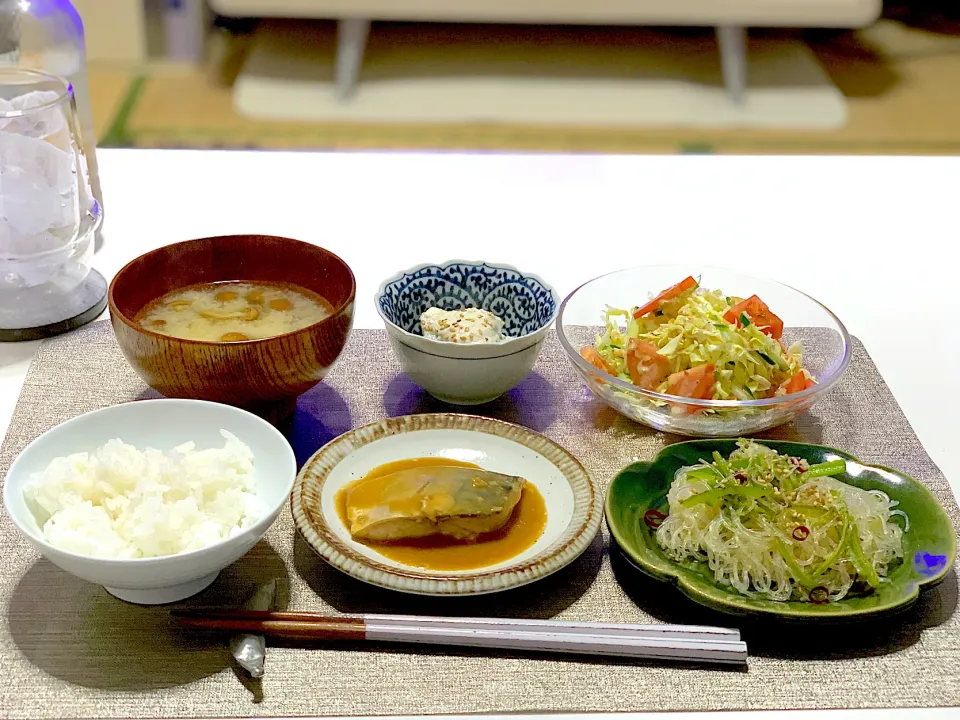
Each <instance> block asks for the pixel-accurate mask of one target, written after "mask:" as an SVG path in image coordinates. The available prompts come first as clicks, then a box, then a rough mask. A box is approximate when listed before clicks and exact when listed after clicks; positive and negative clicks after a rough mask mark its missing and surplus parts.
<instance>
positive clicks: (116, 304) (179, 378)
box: [108, 235, 356, 421]
mask: <svg viewBox="0 0 960 720" xmlns="http://www.w3.org/2000/svg"><path fill="white" fill-rule="evenodd" d="M238 280H240V281H250V282H258V281H259V282H270V283H292V284H294V285H299V286H300V287H302V288H305V289H306V290H310V291H313V292H315V293H318V294H319V295H322V296H323V297H324V298H325V299H326V300H327V301H328V302H329V303H330V304H331V305H332V306H333V313H332V315H330V316H329V317H327V318H326V319H324V320H321V321H320V322H317V323H314V324H313V325H309V326H307V327H305V328H303V329H301V330H296V331H293V332H288V333H286V334H283V335H277V336H275V337H269V338H265V339H262V340H248V341H243V342H211V341H199V340H183V339H178V338H174V337H170V336H167V335H161V334H159V333H156V332H152V331H151V330H148V329H146V328H144V327H142V326H141V325H140V324H139V323H138V322H137V321H136V317H137V313H139V312H140V311H141V310H142V309H143V308H144V307H145V306H146V305H148V304H149V303H150V302H151V301H153V300H156V299H158V298H161V297H163V296H164V295H166V294H167V293H169V292H172V291H174V290H177V289H179V288H183V287H186V286H190V285H196V284H201V283H211V282H228V281H238ZM355 295H356V281H355V279H354V276H353V272H352V271H351V270H350V268H349V266H348V265H347V264H346V263H345V262H344V261H343V260H341V259H340V258H339V257H337V256H336V255H334V254H333V253H331V252H329V251H328V250H324V249H323V248H320V247H317V246H315V245H311V244H309V243H305V242H300V241H298V240H290V239H287V238H280V237H271V236H266V235H227V236H222V237H210V238H202V239H199V240H190V241H187V242H180V243H175V244H173V245H167V246H166V247H162V248H159V249H157V250H154V251H152V252H149V253H147V254H145V255H141V256H140V257H138V258H137V259H136V260H133V261H132V262H130V263H129V264H128V265H126V266H125V267H124V268H123V269H122V270H121V271H120V272H119V273H118V274H117V275H116V277H115V278H114V279H113V282H112V283H111V284H110V291H109V295H108V301H109V306H110V319H111V321H112V323H113V329H114V333H115V334H116V337H117V344H118V345H119V346H120V349H121V351H122V352H123V354H124V356H125V357H126V358H127V361H128V362H129V363H130V365H132V366H133V369H134V370H136V372H137V373H138V374H139V375H140V377H142V378H143V379H144V381H145V382H146V383H147V384H148V385H149V386H150V387H152V388H153V389H154V390H156V391H157V392H159V393H161V394H162V395H165V396H167V397H172V398H195V399H200V400H212V401H214V402H221V403H226V404H228V405H235V406H237V407H241V408H244V409H247V410H250V411H252V412H255V413H257V414H258V415H261V416H263V417H266V418H267V419H270V420H274V421H278V420H282V419H284V418H286V417H288V416H289V415H290V414H291V413H292V412H293V410H294V408H295V406H296V400H297V397H298V396H300V395H301V394H303V393H304V392H306V391H307V390H309V389H310V388H312V387H313V386H314V385H316V384H317V383H319V382H320V381H321V380H323V377H324V376H325V375H326V374H327V371H329V370H330V367H331V366H332V365H333V363H334V362H335V361H336V359H337V358H338V357H339V355H340V353H341V352H342V350H343V346H344V344H345V343H346V341H347V336H348V335H349V333H350V329H351V327H352V325H353V306H354V299H355Z"/></svg>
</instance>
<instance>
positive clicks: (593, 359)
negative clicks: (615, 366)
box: [580, 345, 613, 375]
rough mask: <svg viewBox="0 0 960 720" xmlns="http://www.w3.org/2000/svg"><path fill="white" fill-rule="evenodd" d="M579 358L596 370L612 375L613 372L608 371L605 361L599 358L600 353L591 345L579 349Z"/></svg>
mask: <svg viewBox="0 0 960 720" xmlns="http://www.w3.org/2000/svg"><path fill="white" fill-rule="evenodd" d="M580 357H582V358H583V359H584V360H586V361H587V362H588V363H590V364H591V365H593V366H594V367H595V368H596V369H597V370H603V371H604V372H605V373H609V374H610V375H613V370H611V369H610V366H609V365H607V361H606V360H604V359H603V358H602V357H601V356H600V353H598V352H597V349H596V348H595V347H594V346H593V345H584V346H583V347H582V348H580Z"/></svg>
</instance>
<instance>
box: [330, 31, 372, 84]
mask: <svg viewBox="0 0 960 720" xmlns="http://www.w3.org/2000/svg"><path fill="white" fill-rule="evenodd" d="M369 34H370V19H369V18H343V19H341V20H340V21H338V22H337V59H336V65H335V68H334V80H335V82H336V85H337V95H339V96H340V99H346V98H347V97H349V96H350V95H351V94H352V93H353V91H354V89H355V88H356V86H357V79H358V78H359V77H360V68H361V66H362V65H363V51H364V49H365V48H366V46H367V36H368V35H369Z"/></svg>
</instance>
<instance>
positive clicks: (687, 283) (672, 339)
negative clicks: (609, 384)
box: [580, 277, 815, 410]
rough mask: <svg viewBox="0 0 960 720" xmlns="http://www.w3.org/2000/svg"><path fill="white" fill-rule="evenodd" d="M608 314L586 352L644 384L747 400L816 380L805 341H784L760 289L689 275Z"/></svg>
mask: <svg viewBox="0 0 960 720" xmlns="http://www.w3.org/2000/svg"><path fill="white" fill-rule="evenodd" d="M603 320H604V327H605V330H604V332H602V333H600V334H598V335H597V336H596V341H595V343H594V344H593V345H587V346H585V347H583V348H582V349H581V351H580V354H581V355H582V356H583V357H584V359H586V360H587V361H588V362H590V363H591V364H593V365H594V366H595V367H596V368H597V369H599V370H602V371H604V372H606V373H608V374H610V375H614V376H616V377H618V378H620V379H621V380H625V381H627V382H630V383H633V384H634V385H636V386H638V387H641V388H643V389H645V390H652V391H654V392H658V393H664V394H667V395H677V396H682V397H688V398H697V399H706V400H741V401H748V400H758V399H763V398H770V397H776V396H779V395H786V394H789V393H795V392H800V391H801V390H806V389H807V388H809V387H813V385H814V384H815V381H814V378H813V377H812V376H811V375H810V373H809V372H807V370H805V369H804V367H803V364H802V352H803V348H802V346H801V345H800V343H794V344H793V345H791V346H789V347H787V346H786V345H785V344H784V342H783V339H782V336H783V321H782V320H781V319H780V318H779V317H777V316H776V315H775V314H774V313H773V312H772V311H771V310H770V308H768V307H767V305H766V304H765V303H764V302H763V301H762V300H761V299H760V298H759V297H757V296H756V295H753V296H751V297H749V298H746V299H742V298H738V297H730V296H727V295H724V294H723V293H722V292H720V291H719V290H706V289H704V288H701V287H700V285H699V283H698V282H697V281H696V280H695V279H694V278H692V277H688V278H685V279H684V280H682V281H681V282H679V283H677V284H676V285H674V286H673V287H670V288H668V289H666V290H664V291H663V292H661V293H660V294H659V295H657V296H656V297H655V298H653V299H652V300H650V301H649V302H648V303H647V304H646V305H642V306H640V307H634V308H631V309H630V310H624V309H620V308H612V307H608V308H607V310H606V312H605V313H604V316H603ZM695 409H696V408H694V410H695Z"/></svg>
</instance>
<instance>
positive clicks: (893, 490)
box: [606, 440, 957, 620]
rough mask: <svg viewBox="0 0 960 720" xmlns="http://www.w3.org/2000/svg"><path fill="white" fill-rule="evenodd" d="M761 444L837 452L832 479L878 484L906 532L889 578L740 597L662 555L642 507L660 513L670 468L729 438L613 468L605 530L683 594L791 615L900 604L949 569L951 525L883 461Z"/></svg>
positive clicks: (860, 612) (860, 613) (953, 550)
mask: <svg viewBox="0 0 960 720" xmlns="http://www.w3.org/2000/svg"><path fill="white" fill-rule="evenodd" d="M763 444H764V445H767V446H769V447H771V448H773V449H775V450H777V451H778V452H780V453H784V454H789V455H794V456H798V457H802V458H805V459H806V460H808V461H809V462H810V463H819V462H826V461H829V460H836V459H839V458H844V459H845V460H846V461H847V472H846V474H844V475H841V476H838V479H839V480H843V481H844V482H848V483H850V484H851V485H856V486H857V487H861V488H864V489H867V490H882V491H883V492H885V493H887V494H888V495H889V496H890V497H891V498H892V499H894V500H898V501H899V502H900V505H899V506H898V507H899V509H901V510H903V511H904V512H905V513H906V514H907V516H908V517H909V518H910V531H909V532H907V533H904V536H903V538H904V540H903V542H904V548H903V549H904V561H903V563H902V564H900V565H898V566H896V567H895V568H894V569H893V570H892V571H891V573H890V582H889V583H884V584H883V585H882V587H881V588H880V589H879V590H878V591H876V592H874V593H872V594H870V595H868V596H864V597H848V598H845V599H843V600H841V601H840V602H836V603H827V604H823V605H813V604H810V603H802V602H775V601H772V600H765V599H760V598H748V597H745V596H744V595H741V594H740V593H739V592H737V591H736V590H734V589H733V588H730V587H724V586H722V585H718V584H717V583H716V582H714V580H713V574H712V573H711V572H710V570H709V568H707V565H706V563H696V562H693V561H690V562H684V563H676V562H674V561H673V560H670V559H668V558H667V556H666V555H664V553H663V552H662V551H661V550H660V548H659V546H658V545H657V542H656V538H655V537H654V531H653V530H651V529H650V528H649V527H647V525H646V524H645V523H644V521H643V515H644V513H645V512H646V511H647V510H649V509H651V508H652V509H657V510H660V511H661V512H664V513H665V512H667V509H668V508H667V490H669V488H670V483H671V482H673V478H674V475H675V473H676V471H677V470H678V469H679V468H681V467H683V466H685V465H693V464H695V463H697V462H698V461H700V460H701V459H706V460H710V456H711V454H712V453H713V451H714V450H716V451H718V452H719V453H720V454H721V455H723V456H724V457H727V456H729V454H730V453H731V452H733V450H734V449H735V448H736V441H735V440H696V441H692V442H682V443H677V444H675V445H670V446H669V447H667V448H664V449H663V450H662V451H661V452H660V453H659V454H658V455H657V456H656V457H655V458H654V459H653V461H652V462H638V463H633V464H632V465H628V466H627V467H626V468H624V469H623V470H621V471H620V473H619V474H618V475H617V476H616V477H615V478H614V480H613V482H612V483H611V484H610V489H609V490H608V491H607V498H606V516H607V525H608V527H609V528H610V533H611V534H612V535H613V538H614V539H615V540H616V542H617V544H618V545H619V546H620V548H621V550H623V552H624V554H625V556H626V557H627V558H628V559H629V560H630V561H631V562H632V563H633V564H634V565H635V566H636V567H638V568H639V569H640V570H642V571H643V572H645V573H647V574H649V575H651V576H653V577H655V578H657V579H658V580H663V581H664V582H669V583H676V584H677V586H678V587H679V589H680V590H681V591H682V592H683V593H684V594H686V595H687V596H689V597H690V598H691V599H693V600H695V601H696V602H698V603H701V604H703V605H706V606H708V607H711V608H714V609H716V610H720V611H722V612H726V613H733V614H737V615H761V616H763V615H766V616H771V615H776V616H780V617H784V618H794V619H798V620H810V619H816V620H831V619H833V620H844V619H853V618H861V617H872V616H876V615H879V614H883V613H889V612H894V611H898V610H902V609H904V608H906V607H907V606H909V605H910V604H911V603H913V602H914V601H915V600H916V599H917V597H918V596H919V594H920V592H921V591H922V590H924V589H927V588H930V587H933V586H935V585H936V584H937V583H939V582H940V581H941V580H943V578H944V577H946V575H947V573H948V572H950V569H951V567H952V566H953V562H954V560H955V559H956V554H957V538H956V535H955V533H954V530H953V524H952V523H951V522H950V518H949V517H948V516H947V514H946V512H944V510H943V508H942V507H941V506H940V503H939V502H937V500H936V498H935V497H934V496H933V494H932V493H931V492H930V491H929V490H927V488H925V487H924V486H923V485H922V484H921V483H919V482H918V481H917V480H915V479H914V478H912V477H909V476H908V475H904V474H903V473H900V472H897V471H896V470H891V469H889V468H885V467H879V466H871V465H864V464H863V463H862V462H860V461H859V460H858V459H857V458H855V457H853V456H852V455H850V454H848V453H845V452H842V451H840V450H835V449H833V448H828V447H823V446H820V445H807V444H804V443H794V442H776V441H766V440H764V441H763Z"/></svg>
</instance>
